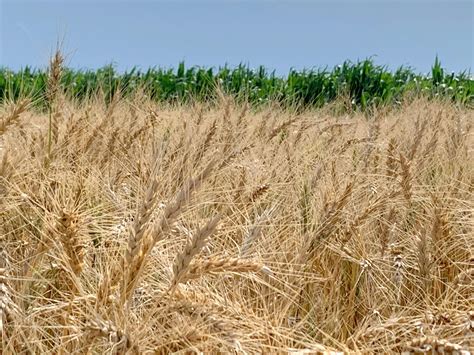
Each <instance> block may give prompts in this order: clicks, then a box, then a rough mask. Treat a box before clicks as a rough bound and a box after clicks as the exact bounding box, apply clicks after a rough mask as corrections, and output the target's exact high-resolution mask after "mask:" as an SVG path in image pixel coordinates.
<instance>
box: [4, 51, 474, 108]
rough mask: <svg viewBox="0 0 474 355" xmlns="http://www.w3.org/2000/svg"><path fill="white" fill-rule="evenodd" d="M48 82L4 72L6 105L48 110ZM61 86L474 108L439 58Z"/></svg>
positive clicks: (464, 84) (86, 77)
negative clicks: (419, 66) (416, 100)
mask: <svg viewBox="0 0 474 355" xmlns="http://www.w3.org/2000/svg"><path fill="white" fill-rule="evenodd" d="M46 80H47V71H46V70H40V69H32V68H29V67H25V68H23V69H21V70H19V71H16V72H14V71H11V70H9V69H7V68H0V100H15V99H17V98H19V97H23V96H28V97H32V98H34V99H35V100H36V102H38V103H39V104H41V103H44V94H45V88H46ZM62 86H63V88H64V90H65V92H66V93H67V94H68V95H70V97H73V98H76V99H79V100H83V99H85V98H88V97H91V95H93V94H95V93H97V92H98V91H99V90H100V91H102V92H103V93H104V94H105V97H106V98H111V97H112V96H113V95H114V94H115V93H116V92H117V90H119V91H120V93H121V95H123V96H127V95H130V94H133V93H135V92H137V90H138V89H142V90H144V92H145V93H146V94H147V95H149V96H150V98H151V99H152V100H155V101H157V102H167V103H183V102H188V101H189V100H191V99H193V100H198V101H209V100H212V99H213V98H214V97H215V96H216V94H217V92H218V91H219V90H220V91H222V92H223V93H225V94H228V95H232V96H234V97H235V98H236V99H239V100H245V101H247V102H249V103H251V104H263V103H269V102H277V103H279V104H282V105H283V106H290V105H297V106H303V107H321V106H323V105H324V104H326V103H329V102H332V101H334V100H335V99H337V98H340V97H344V98H346V99H348V102H350V106H351V107H352V108H353V109H361V110H366V109H367V108H370V107H374V106H379V105H397V104H399V103H400V102H401V100H403V99H405V98H410V97H411V98H413V97H420V96H425V97H428V98H434V97H440V98H444V99H447V100H451V101H453V102H456V103H459V104H461V105H467V106H472V104H473V102H474V79H473V78H472V77H471V75H470V73H469V72H467V71H464V72H461V73H457V74H455V73H447V72H446V70H445V69H443V67H442V66H441V63H440V61H439V60H438V58H436V60H435V62H434V64H433V66H432V68H431V73H430V74H428V75H422V74H417V73H416V72H415V71H414V70H413V69H411V68H408V67H400V68H399V69H397V70H395V71H390V70H388V69H387V67H385V66H381V65H376V64H375V63H374V61H373V60H372V59H366V60H363V61H359V62H356V63H352V62H350V61H346V62H344V63H343V64H342V65H338V66H336V67H334V68H332V69H331V70H330V69H327V68H324V69H310V70H302V71H297V70H290V72H289V73H288V75H287V76H286V77H282V76H278V75H277V74H276V73H275V72H274V71H273V72H272V71H268V70H267V69H266V68H265V67H263V66H260V67H258V68H257V69H251V68H249V67H248V66H244V65H239V66H238V67H235V68H229V67H227V66H225V67H221V68H218V69H215V68H203V67H186V66H185V63H184V62H181V63H179V65H178V67H177V69H162V68H151V69H148V70H146V71H141V70H139V69H137V68H133V69H131V70H130V71H127V72H124V73H119V72H117V70H115V69H114V67H113V66H112V65H109V66H106V67H104V68H101V69H98V70H96V71H94V70H72V69H67V70H66V71H65V73H64V75H63V77H62Z"/></svg>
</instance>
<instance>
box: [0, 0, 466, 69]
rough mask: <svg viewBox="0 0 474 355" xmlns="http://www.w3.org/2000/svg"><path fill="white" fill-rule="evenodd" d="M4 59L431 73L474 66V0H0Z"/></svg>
mask: <svg viewBox="0 0 474 355" xmlns="http://www.w3.org/2000/svg"><path fill="white" fill-rule="evenodd" d="M0 15H1V16H0V67H1V66H4V67H8V68H11V69H14V70H17V69H19V68H21V67H24V66H26V65H28V66H33V67H36V68H44V67H46V65H47V63H48V57H49V55H50V54H51V52H52V50H53V49H54V47H55V46H56V43H57V42H58V40H60V41H61V42H62V50H63V52H64V53H65V54H66V58H67V65H68V66H69V67H72V68H81V69H95V68H99V67H102V66H104V65H107V64H111V63H113V64H114V65H115V66H116V68H117V69H119V70H120V71H123V70H126V69H130V68H132V67H134V66H138V67H139V68H141V69H147V68H148V67H152V66H157V67H166V68H170V67H176V66H177V64H178V63H179V62H180V61H182V60H184V61H185V63H186V65H188V66H190V65H198V66H206V67H209V66H214V67H218V66H222V65H224V64H227V65H229V66H235V65H238V64H239V63H243V64H246V65H249V66H250V67H257V66H259V65H264V66H266V67H267V68H269V69H271V70H273V69H274V70H276V71H277V73H280V74H285V73H287V72H288V70H289V69H290V68H295V69H302V68H321V67H326V66H327V67H329V68H332V67H333V66H335V65H337V64H340V63H342V62H343V61H344V60H352V61H357V60H358V59H365V58H367V57H373V58H374V60H375V62H376V63H377V64H381V65H387V66H388V67H389V68H392V69H394V68H397V67H399V66H400V65H404V66H407V65H408V66H411V67H412V68H414V69H415V70H416V71H418V72H421V73H426V72H428V71H429V69H430V67H431V65H432V64H433V62H434V59H435V56H436V55H438V56H439V58H440V59H441V62H442V65H443V66H444V67H445V68H447V69H448V70H449V71H456V72H458V71H461V70H465V69H467V70H471V71H473V70H474V44H473V32H474V29H473V26H474V25H473V22H474V1H472V0H468V1H460V0H449V1H448V0H445V1H440V0H432V1H428V0H411V1H409V0H398V1H397V0H378V1H375V0H365V1H357V0H352V1H349V0H345V1H340V0H339V1H338V0H336V1H334V0H332V1H327V0H326V1H319V0H314V1H309V0H306V1H303V0H293V1H288V0H287V1H277V0H273V1H270V0H266V1H265V0H253V1H249V0H247V1H245V0H243V1H237V0H235V1H232V0H220V1H217V0H207V1H201V0H187V1H186V0H174V1H160V0H156V1H152V0H129V1H123V0H119V1H112V0H95V1H93V0H63V1H60V0H34V1H33V0H0Z"/></svg>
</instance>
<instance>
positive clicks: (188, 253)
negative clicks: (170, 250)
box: [171, 216, 221, 288]
mask: <svg viewBox="0 0 474 355" xmlns="http://www.w3.org/2000/svg"><path fill="white" fill-rule="evenodd" d="M220 218H221V217H220V216H216V217H214V218H212V219H211V220H209V222H207V224H206V225H205V227H204V228H201V229H198V230H197V231H196V233H194V235H193V237H192V239H191V240H189V241H188V243H187V244H186V246H185V247H184V250H183V251H182V252H181V253H180V254H178V255H177V257H176V260H175V262H174V265H173V274H174V277H173V280H172V282H171V288H174V287H176V285H178V284H179V283H180V282H181V280H182V279H183V278H184V277H185V275H186V273H187V270H188V267H189V265H190V263H191V261H192V259H193V258H194V257H195V256H196V255H197V254H198V253H199V252H200V251H201V250H202V248H203V247H204V246H205V245H206V244H207V241H208V239H209V237H210V236H211V235H212V234H214V232H215V231H216V227H217V224H218V223H219V221H220Z"/></svg>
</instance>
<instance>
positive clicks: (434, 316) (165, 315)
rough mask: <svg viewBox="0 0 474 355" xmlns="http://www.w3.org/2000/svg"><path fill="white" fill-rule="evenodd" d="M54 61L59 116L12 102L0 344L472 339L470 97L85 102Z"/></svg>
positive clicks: (156, 348)
mask: <svg viewBox="0 0 474 355" xmlns="http://www.w3.org/2000/svg"><path fill="white" fill-rule="evenodd" d="M53 69H54V66H53ZM59 75H60V73H55V72H54V70H51V72H50V82H49V84H48V85H49V91H48V93H49V96H48V100H49V102H50V107H49V110H48V111H47V112H44V111H41V110H39V109H38V108H36V107H35V106H34V102H31V101H29V100H28V99H22V100H19V101H17V102H14V103H13V102H4V103H3V104H2V105H1V106H0V117H1V121H0V237H1V245H0V248H1V249H0V253H1V258H0V263H1V264H0V299H1V301H0V330H1V335H2V341H1V348H0V352H1V353H4V354H12V353H23V354H37V353H38V354H39V353H57V354H59V353H63V354H66V353H92V354H98V353H113V354H126V353H127V354H138V353H148V354H152V353H156V354H164V353H172V352H174V353H181V354H184V353H201V352H204V353H209V352H223V353H242V354H253V353H281V354H322V353H327V354H329V353H334V354H335V353H339V352H344V353H381V352H385V353H400V352H403V353H405V354H415V353H446V354H448V353H449V354H468V353H469V352H470V351H472V349H473V347H474V341H473V338H474V311H473V301H474V299H473V295H474V284H473V278H474V249H473V247H474V238H473V236H474V233H473V228H474V214H473V212H474V199H473V193H474V164H473V159H472V156H473V148H474V138H473V132H472V124H473V123H474V120H473V118H474V115H473V111H472V110H470V109H468V108H462V107H457V106H455V105H454V104H452V103H447V102H442V101H436V100H434V101H433V100H431V101H427V100H423V99H419V100H413V101H411V102H409V103H406V104H404V105H403V106H402V107H400V108H397V109H383V110H382V109H380V110H374V111H372V112H371V113H370V114H367V113H366V114H363V113H357V112H355V113H340V112H339V111H338V110H337V108H336V104H333V105H329V106H325V107H323V108H321V109H317V110H306V111H301V112H300V111H292V110H290V109H280V108H279V107H276V106H271V105H269V106H268V107H266V108H259V109H254V108H252V107H249V106H247V105H242V104H236V103H235V102H234V101H233V100H232V98H230V97H225V96H222V97H221V98H220V99H219V101H218V102H216V103H214V104H212V105H211V104H209V105H204V104H194V105H193V104H188V105H182V106H179V105H175V106H170V105H163V104H161V105H158V104H156V103H153V102H152V101H150V100H149V99H147V97H146V95H143V94H139V93H137V94H136V95H135V96H134V97H132V98H127V99H125V98H121V97H120V96H119V95H116V96H115V97H114V98H113V99H112V101H111V102H110V103H109V104H106V103H105V101H104V99H103V97H101V96H100V95H99V96H97V97H95V98H94V99H90V100H86V101H85V102H81V103H78V102H77V101H75V100H72V99H70V98H66V97H65V96H64V95H62V94H61V90H60V88H58V87H57V85H56V86H55V81H56V82H57V76H59ZM338 112H339V113H338Z"/></svg>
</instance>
